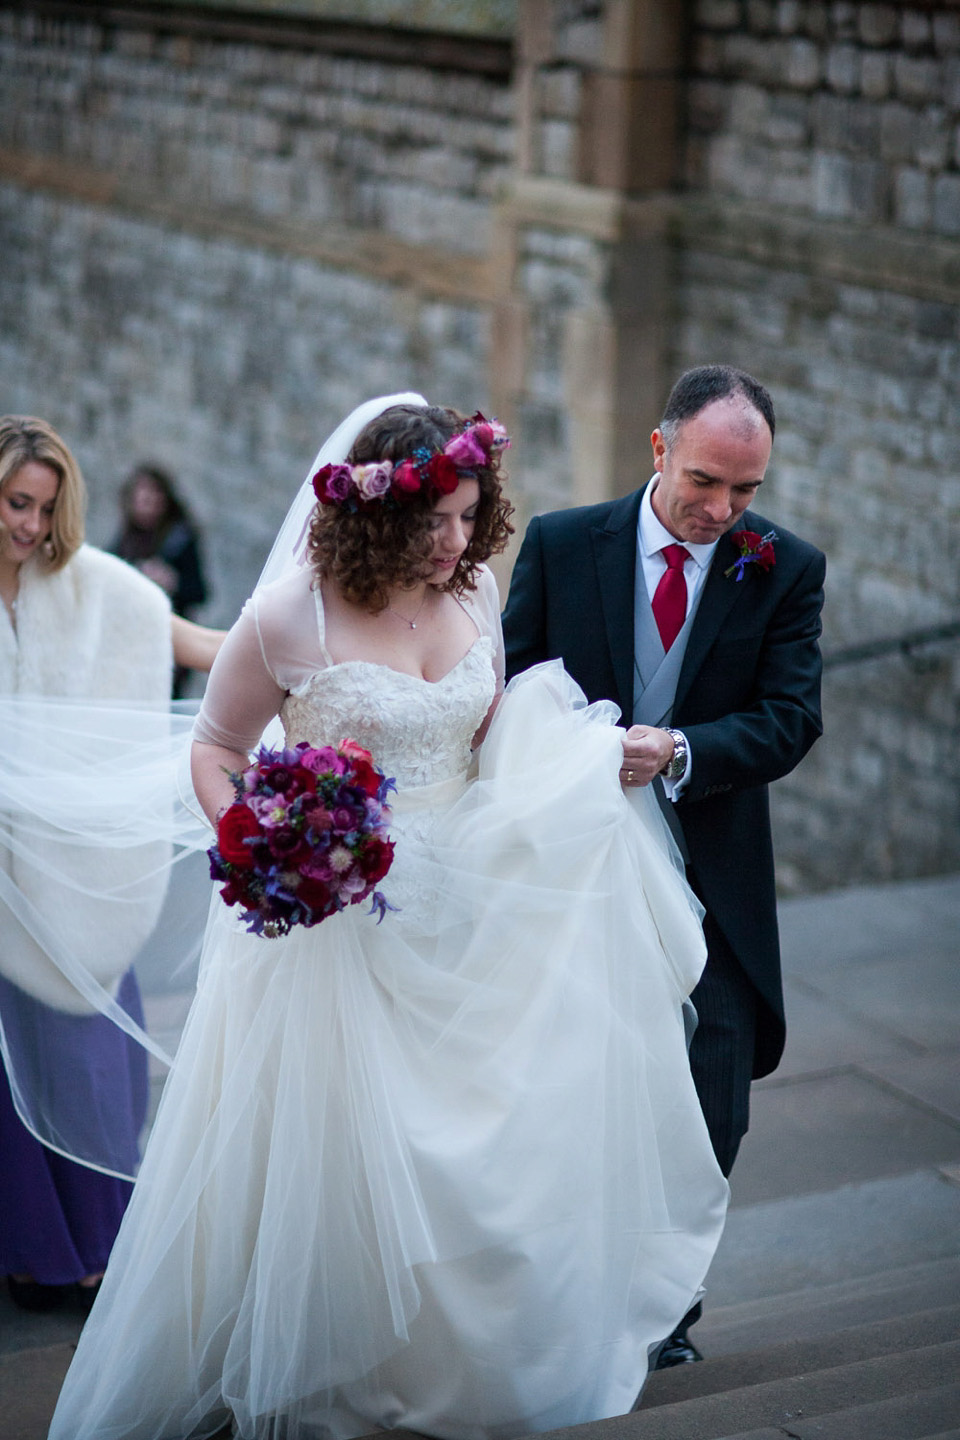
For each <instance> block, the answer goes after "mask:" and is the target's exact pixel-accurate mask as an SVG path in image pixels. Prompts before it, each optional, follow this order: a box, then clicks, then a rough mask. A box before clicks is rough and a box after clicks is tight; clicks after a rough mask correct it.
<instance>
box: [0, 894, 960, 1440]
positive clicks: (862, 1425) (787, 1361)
mask: <svg viewBox="0 0 960 1440" xmlns="http://www.w3.org/2000/svg"><path fill="white" fill-rule="evenodd" d="M781 922H782V929H783V938H784V968H785V980H786V987H787V1010H788V1015H789V1016H790V1038H789V1040H788V1046H787V1053H786V1055H785V1057H784V1061H783V1064H782V1065H781V1067H780V1069H779V1071H778V1072H777V1074H776V1075H775V1076H773V1077H770V1079H768V1080H765V1081H762V1082H761V1083H760V1084H759V1085H757V1086H756V1087H755V1088H754V1096H753V1102H752V1116H751V1127H750V1133H749V1134H748V1136H747V1137H746V1140H745V1142H744V1145H743V1149H742V1152H741V1155H740V1157H739V1158H738V1161H737V1165H736V1168H735V1170H734V1174H733V1204H732V1206H731V1210H730V1213H729V1216H728V1219H727V1226H726V1230H725V1232H724V1236H723V1240H722V1242H721V1245H720V1248H719V1250H718V1252H717V1256H716V1258H715V1260H714V1263H713V1266H712V1268H711V1271H710V1274H709V1276H708V1277H707V1295H706V1301H705V1312H704V1316H703V1319H702V1320H701V1321H700V1323H699V1324H698V1326H697V1327H696V1331H695V1338H696V1342H697V1345H698V1346H699V1347H700V1348H701V1349H702V1350H703V1352H704V1354H705V1355H706V1357H707V1358H706V1359H705V1360H704V1361H703V1362H702V1363H700V1364H697V1365H686V1366H682V1367H679V1368H677V1369H674V1370H666V1371H660V1372H657V1373H655V1374H653V1375H651V1376H650V1378H649V1380H648V1382H647V1385H646V1387H645V1389H644V1392H643V1396H642V1399H641V1402H640V1406H639V1409H637V1410H636V1411H633V1412H632V1413H631V1414H629V1415H624V1416H620V1417H617V1418H614V1419H610V1420H601V1421H596V1422H594V1423H592V1424H589V1425H581V1426H576V1427H573V1428H571V1429H567V1430H563V1431H555V1432H553V1434H554V1437H556V1436H560V1435H562V1436H563V1437H564V1440H960V876H948V877H942V878H941V879H939V880H935V881H915V882H911V883H907V884H900V885H890V886H877V887H872V888H869V889H867V888H865V889H863V890H859V891H843V892H837V893H836V894H834V895H828V896H816V897H813V896H811V897H807V898H803V899H798V900H792V901H788V902H786V903H785V904H784V905H783V906H782V910H781ZM79 1328H80V1319H79V1317H78V1316H69V1315H63V1314H58V1315H56V1316H36V1317H33V1316H25V1315H24V1314H23V1313H22V1312H17V1311H15V1310H14V1308H13V1306H12V1305H11V1303H10V1302H9V1300H8V1299H7V1297H6V1294H5V1293H3V1287H0V1440H44V1436H45V1435H46V1428H47V1424H48V1422H49V1417H50V1415H51V1414H52V1412H53V1406H54V1403H55V1399H56V1394H57V1390H58V1388H59V1385H60V1383H61V1380H62V1377H63V1374H64V1372H65V1370H66V1367H67V1364H68V1363H69V1359H70V1355H71V1352H72V1343H73V1342H75V1340H76V1336H77V1334H78V1333H79ZM638 1380H639V1376H638ZM393 1434H394V1440H402V1437H403V1435H404V1432H393ZM171 1440H175V1437H171ZM224 1440H226V1432H224Z"/></svg>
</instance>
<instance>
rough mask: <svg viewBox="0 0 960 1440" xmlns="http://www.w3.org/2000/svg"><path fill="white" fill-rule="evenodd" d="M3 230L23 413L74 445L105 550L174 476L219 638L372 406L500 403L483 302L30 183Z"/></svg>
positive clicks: (93, 530) (2, 322)
mask: <svg viewBox="0 0 960 1440" xmlns="http://www.w3.org/2000/svg"><path fill="white" fill-rule="evenodd" d="M0 232H2V234H3V235H4V267H3V268H4V277H3V283H2V285H0V374H2V375H3V396H4V400H3V408H4V410H5V411H13V412H26V413H37V412H39V413H42V414H43V415H44V416H45V418H48V419H49V420H50V421H51V423H52V424H53V425H55V427H56V428H57V429H58V430H60V431H61V433H62V434H63V435H64V436H65V437H68V438H69V442H70V444H71V446H72V447H73V448H74V449H75V451H76V453H77V456H78V458H79V460H80V463H81V466H82V468H83V470H84V473H85V475H86V478H87V481H88V484H89V487H90V490H91V496H92V506H91V512H90V517H89V532H90V535H91V538H92V539H93V540H95V541H98V542H99V543H105V542H106V541H107V540H108V538H109V536H110V534H111V532H112V529H113V527H114V525H115V523H116V510H115V496H116V492H117V489H118V487H119V484H120V482H121V481H122V480H123V479H124V478H125V476H126V475H127V473H128V472H129V470H130V468H131V467H132V465H133V464H134V463H135V462H136V461H138V460H149V459H151V458H153V459H154V460H155V461H156V462H158V463H162V464H163V465H164V466H166V467H168V468H169V469H170V471H171V472H172V473H173V474H174V475H175V476H176V477H177V478H178V480H179V481H180V483H181V485H182V488H183V490H184V493H185V495H186V496H188V497H189V500H190V503H191V506H192V508H193V509H194V511H195V512H196V515H197V518H198V520H199V521H200V524H201V528H202V529H203V532H204V535H205V539H206V549H207V552H208V554H209V555H210V557H211V560H212V567H213V572H214V573H213V588H214V592H215V597H216V598H215V603H214V604H213V605H212V606H211V607H210V609H209V611H208V617H207V618H209V619H210V620H211V621H213V622H217V623H221V624H230V623H232V621H233V619H235V617H236V616H237V614H238V613H239V609H240V606H241V605H242V603H243V601H244V600H245V599H246V597H247V595H248V594H249V593H250V590H251V588H252V586H253V583H254V582H255V580H256V577H257V575H258V573H259V571H260V568H261V566H262V564H263V562H264V560H265V559H266V556H267V552H268V550H269V547H270V543H271V541H272V539H273V536H274V534H275V533H276V530H277V526H278V525H279V522H280V520H281V519H282V517H283V515H284V513H285V512H286V508H287V505H288V504H289V502H290V500H291V499H292V498H293V495H294V493H295V492H296V490H297V488H298V487H299V485H300V482H301V481H302V479H303V477H304V475H305V474H306V471H307V467H308V466H309V464H310V462H311V461H312V459H313V457H314V455H315V453H316V451H317V449H318V447H319V444H320V442H321V440H322V439H323V438H324V436H325V435H326V434H328V433H329V431H330V430H332V429H333V427H334V426H335V425H336V424H337V422H338V421H339V420H340V419H342V417H343V415H344V414H345V413H346V412H347V411H349V410H351V409H352V408H353V406H354V405H355V404H356V403H357V402H358V401H359V400H360V399H363V398H366V397H367V396H368V395H371V394H378V393H385V392H389V391H392V390H396V389H398V388H419V389H421V390H422V391H423V392H424V393H425V394H427V395H429V396H441V397H443V398H444V399H447V398H449V399H451V400H452V401H453V402H457V401H459V402H460V403H461V404H463V405H481V406H482V405H486V404H487V403H488V401H487V392H486V389H485V385H484V378H485V377H484V375H483V371H482V368H481V366H480V365H479V364H478V358H477V357H483V356H484V355H485V354H486V351H487V348H488V332H489V317H488V315H487V314H486V313H485V311H484V310H482V309H481V308H480V307H478V306H476V305H469V304H456V303H451V302H450V301H446V300H436V299H429V298H425V299H423V300H421V301H420V302H419V303H418V302H416V301H415V300H414V299H413V298H412V297H411V296H410V294H409V293H408V292H407V291H406V290H404V289H401V288H398V287H397V286H395V285H392V284H390V283H387V282H384V281H380V280H376V279H373V278H370V277H366V276H363V275H349V274H345V273H344V272H343V271H342V270H341V269H339V268H336V269H334V268H327V267H324V266H322V265H318V264H316V263H313V262H311V261H306V260H300V259H297V258H296V257H292V256H289V255H284V254H282V253H273V252H270V251H262V250H261V251H258V250H256V249H253V248H251V247H249V246H247V245H243V244H236V243H231V242H230V241H225V240H216V239H206V238H203V237H199V236H195V235H191V234H183V233H177V232H176V231H171V230H169V229H165V228H162V227H159V226H157V225H155V224H153V223H150V222H147V221H144V220H136V219H130V218H125V217H124V216H122V215H117V214H115V213H113V212H111V211H110V210H108V209H105V208H103V207H94V206H84V205H82V204H70V205H63V204H61V203H60V202H58V201H57V200H54V199H51V198H50V197H48V196H45V195H42V194H41V195H26V196H25V195H24V194H23V192H21V191H20V190H18V189H17V188H15V187H14V186H12V185H0ZM38 235H46V236H47V237H49V238H50V239H51V240H52V241H53V243H51V244H49V245H47V246H45V247H43V248H41V247H38V246H37V244H36V237H37V236H38Z"/></svg>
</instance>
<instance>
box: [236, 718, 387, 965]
mask: <svg viewBox="0 0 960 1440" xmlns="http://www.w3.org/2000/svg"><path fill="white" fill-rule="evenodd" d="M230 778H231V780H232V781H233V787H234V791H235V793H236V797H237V798H236V800H235V801H234V803H233V804H232V805H230V806H229V807H228V808H227V809H226V810H225V811H224V813H223V815H222V816H221V817H220V821H219V824H218V826H217V843H216V845H213V846H211V848H210V850H209V851H208V852H207V853H208V854H209V856H210V875H211V878H212V879H214V880H223V881H224V882H225V884H224V886H223V889H222V890H221V892H220V893H221V895H222V897H223V900H224V903H225V904H227V905H240V906H242V907H243V914H242V919H243V920H244V922H245V923H246V926H247V929H248V930H250V931H251V932H253V933H254V934H256V935H266V936H270V937H273V936H276V935H285V934H286V933H287V932H288V931H289V930H291V929H292V928H293V926H294V925H304V926H307V927H309V926H311V925H318V924H319V923H320V921H321V920H325V919H327V917H328V916H330V915H335V914H336V913H337V912H338V911H340V910H343V909H345V908H346V907H347V905H356V904H358V903H359V902H360V901H361V900H365V899H366V898H367V896H372V899H371V906H370V913H371V914H375V913H376V914H377V917H378V923H379V921H380V920H382V919H383V917H384V915H385V914H386V912H387V911H388V910H392V909H394V908H395V907H394V906H392V905H391V904H390V902H389V901H388V900H387V899H386V897H385V896H384V895H382V894H381V892H380V891H379V890H375V889H374V886H375V885H376V884H377V883H378V882H379V881H380V880H382V879H383V877H384V876H385V875H386V873H387V871H388V870H389V869H390V865H391V864H392V862H393V841H392V840H391V839H390V838H389V836H388V834H387V829H386V822H387V817H388V816H389V813H390V811H389V806H388V805H387V804H386V797H387V795H388V794H389V792H390V791H391V790H393V789H395V788H396V786H395V785H394V782H393V781H392V780H388V779H387V778H386V776H385V775H384V774H383V772H382V771H381V770H378V769H377V768H376V766H375V765H374V764H373V757H372V755H371V754H370V751H369V750H365V749H364V748H363V746H362V745H358V744H357V742H356V741H355V740H343V741H341V743H340V745H339V746H337V747H336V748H334V747H333V746H332V745H326V746H323V747H321V748H319V749H317V748H314V747H313V746H311V745H307V744H306V743H301V744H299V745H296V746H294V747H293V748H292V749H286V750H267V749H266V748H261V750H260V752H259V754H258V755H257V758H256V761H255V762H254V764H253V765H251V766H250V768H249V769H248V770H245V771H243V772H242V774H234V775H231V777H230Z"/></svg>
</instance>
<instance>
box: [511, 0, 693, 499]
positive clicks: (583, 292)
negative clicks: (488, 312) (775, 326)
mask: <svg viewBox="0 0 960 1440" xmlns="http://www.w3.org/2000/svg"><path fill="white" fill-rule="evenodd" d="M684 14H685V6H684V4H683V0H607V3H606V4H605V5H603V6H601V7H599V10H598V7H597V6H595V5H590V6H587V5H582V6H578V5H576V4H570V3H561V0H520V4H519V7H518V26H517V37H516V46H517V53H516V77H517V78H516V99H517V117H516V133H517V165H516V172H515V175H514V178H513V180H512V183H511V184H510V185H509V187H508V188H507V189H506V191H505V192H504V193H503V194H502V195H501V197H500V198H499V202H498V204H497V207H496V224H495V229H494V235H495V238H494V247H493V255H492V271H493V276H494V285H495V296H496V298H495V324H494V346H493V373H492V376H491V393H492V395H493V397H494V400H495V403H496V407H497V410H498V413H499V414H500V415H501V416H502V417H504V418H505V420H506V421H507V423H508V424H509V425H511V426H512V427H513V429H514V431H515V432H516V434H517V437H518V442H519V447H520V448H519V449H518V464H517V472H518V479H519V480H520V481H521V486H520V488H519V490H518V493H519V496H520V501H521V504H520V509H521V515H520V519H521V522H524V521H525V520H526V519H527V518H528V516H529V514H530V513H533V512H535V511H536V510H539V509H546V508H550V507H551V506H556V505H562V504H565V503H572V504H583V503H589V502H591V501H594V500H600V499H605V498H608V497H610V496H613V495H617V494H623V493H625V492H627V491H629V490H630V489H632V488H634V487H635V486H636V485H637V484H638V483H639V482H640V481H641V480H643V479H644V478H646V474H647V470H648V468H649V465H648V457H649V434H650V431H651V429H652V428H653V426H654V424H655V423H656V420H657V418H658V415H659V412H660V408H661V406H662V404H663V401H664V399H665V397H666V392H667V390H668V388H669V384H670V380H671V379H672V376H671V375H670V374H669V373H668V365H669V359H668V356H667V349H668V338H669V323H670V310H671V264H670V229H671V198H670V191H671V188H672V186H673V184H674V180H675V176H676V172H677V168H678V165H677V145H678V134H679V123H678V110H679V98H680V87H681V83H682V80H681V68H682V61H683V53H684V40H685V29H684ZM521 456H522V462H521Z"/></svg>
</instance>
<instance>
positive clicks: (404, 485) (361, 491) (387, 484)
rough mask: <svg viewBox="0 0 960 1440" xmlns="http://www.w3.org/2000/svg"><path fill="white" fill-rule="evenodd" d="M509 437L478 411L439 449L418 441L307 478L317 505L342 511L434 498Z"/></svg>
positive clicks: (447, 492)
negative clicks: (406, 450) (392, 454)
mask: <svg viewBox="0 0 960 1440" xmlns="http://www.w3.org/2000/svg"><path fill="white" fill-rule="evenodd" d="M509 444H510V438H509V436H508V435H507V432H506V430H504V428H503V426H502V425H501V424H500V422H499V420H487V419H486V418H485V416H483V415H481V413H480V411H479V410H478V411H477V413H476V414H475V415H473V416H471V418H470V419H469V420H468V421H466V423H465V424H464V427H463V429H462V430H458V431H457V433H456V435H452V436H451V437H450V439H449V440H448V441H447V443H446V445H445V446H444V447H443V449H442V450H437V451H433V452H431V451H430V450H428V449H426V448H425V447H423V446H420V447H418V448H417V449H416V450H414V452H413V454H412V455H408V456H406V457H405V458H404V459H403V460H398V461H397V463H396V464H395V465H394V464H393V463H392V462H391V461H389V460H380V461H378V462H377V463H376V464H374V465H370V464H367V465H345V464H344V465H322V466H321V467H320V469H319V470H318V471H317V473H316V474H315V475H314V477H313V480H312V482H311V483H312V485H313V493H314V494H315V495H316V497H317V499H318V500H319V501H320V504H321V505H340V506H342V507H343V508H344V509H345V510H350V511H355V510H366V509H369V508H370V507H371V506H373V505H378V504H387V505H403V504H406V503H407V502H408V501H410V500H412V499H413V497H414V496H415V495H421V494H423V495H425V496H426V497H427V499H428V500H430V501H434V500H438V499H439V498H440V496H441V495H452V494H453V492H454V490H456V488H457V486H458V485H459V483H460V480H461V478H463V477H464V476H468V475H472V474H473V473H474V472H475V471H476V469H477V468H478V467H479V466H482V465H485V464H487V463H488V462H489V460H490V456H491V455H492V454H493V453H494V451H496V450H501V449H506V447H507V446H508V445H509Z"/></svg>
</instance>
